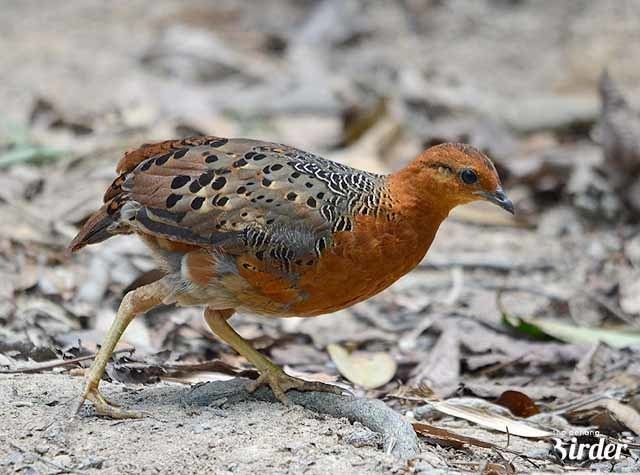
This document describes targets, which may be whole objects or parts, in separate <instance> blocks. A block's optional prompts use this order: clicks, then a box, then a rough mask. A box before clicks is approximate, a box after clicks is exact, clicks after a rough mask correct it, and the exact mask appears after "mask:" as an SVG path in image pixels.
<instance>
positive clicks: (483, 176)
mask: <svg viewBox="0 0 640 475" xmlns="http://www.w3.org/2000/svg"><path fill="white" fill-rule="evenodd" d="M401 173H402V172H401ZM402 174H403V176H404V178H405V179H406V180H407V181H408V182H409V183H407V186H411V187H413V188H414V189H415V193H416V195H417V196H419V195H421V194H423V193H424V194H425V195H428V196H429V198H430V199H431V200H432V201H434V200H437V201H438V202H439V204H441V205H442V206H444V207H447V208H449V209H451V208H454V207H455V206H457V205H461V204H465V203H470V202H472V201H477V200H485V201H489V202H491V203H493V204H496V205H498V206H500V207H501V208H502V209H504V210H506V211H508V212H509V213H511V214H514V207H513V203H512V202H511V200H510V199H509V198H508V197H507V195H506V194H505V192H504V190H503V189H502V184H501V183H500V177H499V176H498V172H497V171H496V168H495V166H494V165H493V163H492V162H491V160H490V159H489V158H488V157H487V156H486V155H485V154H483V153H482V152H480V151H479V150H478V149H476V148H474V147H472V146H470V145H466V144H459V143H444V144H440V145H436V146H434V147H431V148H429V149H427V150H425V151H424V152H423V153H422V154H420V156H419V157H418V158H417V159H416V160H414V161H413V163H411V164H410V165H409V166H408V167H407V168H406V169H405V170H404V173H402Z"/></svg>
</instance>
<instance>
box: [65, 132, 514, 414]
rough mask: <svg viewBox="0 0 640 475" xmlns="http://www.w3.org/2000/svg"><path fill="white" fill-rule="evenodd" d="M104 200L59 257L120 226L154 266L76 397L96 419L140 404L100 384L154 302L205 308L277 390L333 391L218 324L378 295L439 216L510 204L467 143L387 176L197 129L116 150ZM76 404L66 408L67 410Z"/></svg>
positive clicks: (412, 258) (327, 308)
mask: <svg viewBox="0 0 640 475" xmlns="http://www.w3.org/2000/svg"><path fill="white" fill-rule="evenodd" d="M116 172H117V177H116V178H115V180H114V181H113V183H112V184H111V185H110V186H109V187H108V188H107V190H106V192H105V194H104V204H103V205H102V207H101V208H100V209H99V210H98V211H96V212H95V213H94V214H93V215H92V216H91V217H90V218H89V219H88V220H87V221H86V222H85V223H84V225H83V226H82V227H81V229H80V230H79V232H78V234H77V235H76V237H75V238H74V239H73V240H72V241H71V243H70V244H69V246H68V248H67V252H68V254H71V253H72V252H75V251H78V250H79V249H81V248H83V247H85V246H87V245H90V244H96V243H99V242H101V241H104V240H105V239H108V238H110V237H112V236H115V235H119V234H135V235H137V236H138V237H139V238H140V239H142V241H143V242H144V243H145V244H146V245H147V247H148V248H149V249H150V252H151V253H152V255H153V256H154V258H155V259H156V260H157V261H158V263H159V265H160V266H161V269H162V271H163V276H162V277H161V278H159V279H158V280H157V281H154V282H152V283H149V284H147V285H144V286H141V287H138V288H137V289H135V290H132V291H130V292H129V293H127V294H126V295H125V296H124V297H123V299H122V302H121V304H120V306H119V309H118V311H117V313H116V316H115V318H114V320H113V322H112V324H111V327H110V328H109V330H108V332H107V335H106V337H105V339H104V342H103V344H102V345H101V347H100V349H99V351H98V353H97V355H96V358H95V359H94V361H93V363H92V366H91V368H90V369H89V371H88V373H87V374H86V376H85V383H84V389H83V392H82V394H81V397H80V401H79V403H78V406H77V411H78V410H80V408H81V407H82V405H83V404H84V402H86V401H90V402H92V403H93V406H94V409H95V411H96V412H97V413H98V414H99V415H103V416H108V417H111V418H116V419H120V418H137V417H141V414H140V413H138V412H135V411H130V410H127V409H124V408H122V407H120V406H118V405H117V404H115V403H113V402H111V401H109V400H107V399H106V398H105V397H104V396H103V395H102V393H101V392H100V390H99V384H100V380H101V378H102V376H103V374H104V372H105V367H106V365H107V363H108V361H109V359H110V358H111V355H112V353H113V350H114V348H115V346H116V344H117V342H118V340H119V339H120V337H121V335H122V334H123V332H124V331H125V329H126V328H127V325H128V324H129V323H130V322H131V321H132V320H133V319H134V318H135V317H136V316H138V315H140V314H142V313H145V312H147V311H149V310H151V309H152V308H154V307H156V306H158V305H161V304H177V305H179V306H202V307H204V320H205V322H206V324H207V325H208V326H209V328H210V329H211V330H212V331H213V333H214V334H216V335H217V336H218V337H219V338H220V339H222V340H223V341H225V342H226V343H227V344H228V345H229V346H231V347H232V348H233V349H234V350H235V351H237V352H238V353H239V354H240V355H242V356H244V357H245V358H246V359H247V360H248V361H249V362H250V363H251V364H252V365H254V366H255V368H256V369H257V371H258V372H259V377H258V379H257V380H255V381H253V382H251V383H250V385H249V386H248V388H247V389H248V390H249V391H250V392H252V391H254V390H255V389H256V388H258V387H259V386H262V385H267V386H269V387H270V388H271V390H272V392H273V394H274V396H275V397H276V398H277V399H278V400H280V401H281V402H283V403H285V404H286V403H288V402H289V400H288V397H287V395H286V392H287V391H288V390H291V389H296V390H300V391H326V392H333V393H341V392H342V389H341V388H338V387H337V386H334V385H329V384H324V383H319V382H309V381H305V380H303V379H299V378H295V377H292V376H290V375H288V374H287V373H285V372H284V370H282V369H281V368H280V367H278V366H277V365H275V364H274V363H273V362H271V361H270V360H269V359H268V358H267V357H266V356H264V355H263V354H261V353H260V352H258V351H257V350H255V349H254V348H253V347H252V346H251V345H250V344H249V342H247V341H246V340H244V339H243V338H242V337H241V336H240V335H239V334H238V333H236V332H235V330H234V329H233V328H232V327H231V325H230V324H229V321H228V320H229V318H230V317H231V316H232V315H233V314H234V313H236V312H250V313H253V314H257V315H260V316H265V317H293V316H297V317H314V316H318V315H323V314H327V313H332V312H335V311H338V310H340V309H344V308H347V307H350V306H352V305H354V304H356V303H358V302H361V301H363V300H366V299H368V298H369V297H371V296H373V295H375V294H377V293H379V292H381V291H382V290H384V289H385V288H387V287H389V286H390V285H391V284H393V283H394V282H395V281H396V280H398V279H399V278H400V277H402V276H403V275H404V274H406V273H408V272H409V271H410V270H411V269H413V268H414V267H416V265H418V263H419V262H421V261H422V259H423V258H424V257H425V255H426V253H427V251H428V249H429V247H430V246H431V243H432V242H433V240H434V238H435V236H436V232H437V231H438V228H439V226H440V224H441V223H442V222H443V221H444V219H445V218H446V217H447V216H448V215H449V213H450V211H451V210H452V209H453V208H455V207H456V206H458V205H463V204H466V203H470V202H472V201H477V200H485V201H489V202H491V203H494V204H496V205H498V206H500V207H501V208H503V209H504V210H506V211H508V212H510V213H512V214H513V213H514V206H513V203H512V202H511V200H510V199H509V198H508V197H507V195H506V194H505V192H504V190H503V187H502V185H501V181H500V178H499V176H498V172H497V170H496V168H495V166H494V164H493V163H492V161H491V160H490V159H489V158H488V157H487V156H486V155H485V154H484V153H482V152H480V151H479V150H477V149H476V148H474V147H472V146H470V145H467V144H460V143H442V144H439V145H435V146H432V147H430V148H428V149H427V150H425V151H424V152H422V153H421V154H420V155H419V156H418V157H417V158H415V160H413V161H412V162H410V163H409V164H408V165H407V166H405V167H404V168H402V169H400V170H399V171H397V172H394V173H391V174H375V173H369V172H366V171H362V170H358V169H355V168H351V167H349V166H347V165H344V164H341V163H337V162H334V161H331V160H328V159H325V158H322V157H320V156H318V155H315V154H312V153H309V152H305V151H303V150H300V149H297V148H295V147H291V146H287V145H283V144H279V143H271V142H265V141H260V140H251V139H243V138H222V137H216V136H197V137H191V138H184V139H176V140H167V141H163V142H159V143H153V144H145V145H142V146H141V147H140V148H138V149H136V150H132V151H129V152H127V153H125V154H124V156H123V157H122V158H121V159H120V161H119V163H118V165H117V167H116ZM76 413H77V412H76Z"/></svg>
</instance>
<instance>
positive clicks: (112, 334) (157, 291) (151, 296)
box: [76, 280, 168, 419]
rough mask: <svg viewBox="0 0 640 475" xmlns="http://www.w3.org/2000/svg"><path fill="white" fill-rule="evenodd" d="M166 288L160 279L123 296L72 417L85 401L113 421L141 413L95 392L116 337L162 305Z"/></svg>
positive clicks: (133, 416) (116, 339)
mask: <svg viewBox="0 0 640 475" xmlns="http://www.w3.org/2000/svg"><path fill="white" fill-rule="evenodd" d="M167 292H168V288H167V286H166V284H165V283H164V281H163V280H159V281H157V282H153V283H151V284H148V285H145V286H143V287H139V288H137V289H136V290H132V291H131V292H129V293H128V294H127V295H125V296H124V298H123V299H122V302H121V303H120V307H119V308H118V313H117V314H116V318H115V319H114V320H113V322H112V323H111V327H110V328H109V331H108V332H107V336H106V338H105V339H104V341H103V342H102V346H101V347H100V350H99V351H98V354H97V355H96V358H95V359H94V360H93V364H92V365H91V369H90V370H89V373H88V374H87V376H86V378H85V386H84V391H83V393H82V396H81V397H80V401H79V403H78V406H77V408H76V414H77V413H78V411H79V410H80V408H81V407H82V404H83V403H84V401H85V400H87V399H88V400H89V401H91V402H92V403H93V405H94V407H95V410H96V412H97V413H98V414H100V415H103V416H108V417H112V418H114V419H135V418H139V417H142V415H143V414H141V413H137V412H132V411H126V410H124V409H120V408H119V407H118V406H117V405H116V404H114V403H111V402H109V401H107V400H106V399H105V398H104V396H103V395H102V394H100V391H99V389H98V386H99V384H100V379H101V378H102V375H103V374H104V370H105V368H106V367H107V362H108V361H109V359H110V358H111V355H112V353H113V350H114V348H115V347H116V345H117V343H118V341H119V340H120V337H121V336H122V334H123V333H124V331H125V330H126V328H127V326H128V325H129V323H131V321H132V320H133V319H134V318H135V317H136V316H138V315H140V314H141V313H144V312H146V311H148V310H150V309H152V308H153V307H156V306H158V305H160V304H161V303H162V299H163V298H164V297H165V296H166V295H167Z"/></svg>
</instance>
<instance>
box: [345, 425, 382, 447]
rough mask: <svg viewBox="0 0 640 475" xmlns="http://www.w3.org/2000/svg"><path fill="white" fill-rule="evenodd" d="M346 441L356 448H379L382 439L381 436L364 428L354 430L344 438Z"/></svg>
mask: <svg viewBox="0 0 640 475" xmlns="http://www.w3.org/2000/svg"><path fill="white" fill-rule="evenodd" d="M344 441H345V442H346V443H347V444H350V445H353V446H354V447H378V446H379V445H380V444H381V442H382V439H381V437H380V434H378V433H376V432H373V431H371V430H369V429H366V428H362V429H357V430H354V431H353V432H351V433H350V434H348V435H347V436H346V437H345V438H344Z"/></svg>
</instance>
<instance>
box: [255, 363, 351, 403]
mask: <svg viewBox="0 0 640 475" xmlns="http://www.w3.org/2000/svg"><path fill="white" fill-rule="evenodd" d="M263 385H267V386H269V387H270V388H271V391H272V392H273V395H274V396H275V397H276V399H277V400H278V401H280V402H281V403H282V404H284V405H287V406H290V405H291V402H290V401H289V398H288V397H287V395H286V392H287V391H289V390H290V389H295V390H297V391H318V392H325V393H333V394H342V392H343V389H342V388H340V387H338V386H333V385H331V384H325V383H320V382H318V381H305V380H304V379H300V378H294V377H293V376H289V375H288V374H287V373H285V372H284V371H283V370H282V369H280V368H278V367H277V366H274V367H273V368H268V369H266V370H263V371H262V372H261V373H260V376H259V377H258V379H256V380H255V381H253V382H252V383H250V384H249V385H248V387H247V391H249V392H250V393H252V392H254V391H255V390H256V389H258V388H259V387H260V386H263Z"/></svg>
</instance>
